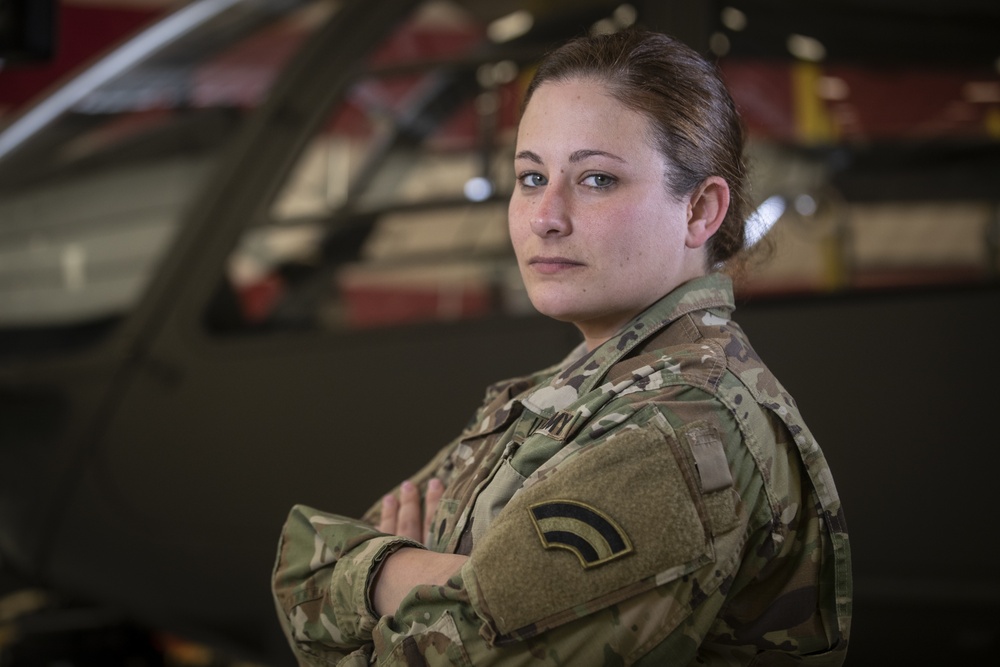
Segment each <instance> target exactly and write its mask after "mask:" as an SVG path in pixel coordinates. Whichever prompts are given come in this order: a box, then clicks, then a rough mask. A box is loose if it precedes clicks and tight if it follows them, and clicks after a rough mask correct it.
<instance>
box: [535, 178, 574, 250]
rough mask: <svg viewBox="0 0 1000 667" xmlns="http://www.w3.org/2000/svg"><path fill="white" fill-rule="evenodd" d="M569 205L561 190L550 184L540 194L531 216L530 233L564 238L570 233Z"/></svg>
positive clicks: (554, 184) (557, 186)
mask: <svg viewBox="0 0 1000 667" xmlns="http://www.w3.org/2000/svg"><path fill="white" fill-rule="evenodd" d="M572 229H573V227H572V224H571V223H570V215H569V204H568V202H567V200H566V195H565V193H564V192H563V190H562V188H561V187H560V186H559V185H557V184H556V183H552V182H550V183H549V184H548V185H546V186H545V188H544V189H543V190H542V192H541V193H540V195H539V197H538V199H537V200H536V204H535V208H534V210H533V211H532V214H531V231H532V232H534V233H535V234H537V235H538V236H542V237H547V236H565V235H566V234H569V233H570V232H571V231H572Z"/></svg>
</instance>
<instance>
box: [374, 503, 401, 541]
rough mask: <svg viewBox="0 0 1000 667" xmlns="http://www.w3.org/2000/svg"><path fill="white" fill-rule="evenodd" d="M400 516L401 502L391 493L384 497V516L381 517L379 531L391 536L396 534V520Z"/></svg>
mask: <svg viewBox="0 0 1000 667" xmlns="http://www.w3.org/2000/svg"><path fill="white" fill-rule="evenodd" d="M398 514H399V500H398V499H397V498H396V496H394V495H392V494H391V493H389V494H386V495H384V496H382V516H381V517H379V521H378V529H379V531H380V532H383V533H388V534H389V535H395V534H396V519H397V515H398Z"/></svg>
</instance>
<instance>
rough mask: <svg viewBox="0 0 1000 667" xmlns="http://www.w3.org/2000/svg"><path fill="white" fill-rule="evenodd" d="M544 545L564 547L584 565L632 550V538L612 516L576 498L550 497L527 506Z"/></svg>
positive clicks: (599, 563) (616, 556)
mask: <svg viewBox="0 0 1000 667" xmlns="http://www.w3.org/2000/svg"><path fill="white" fill-rule="evenodd" d="M529 509H530V513H531V520H532V521H533V522H534V524H535V530H537V531H538V537H540V538H541V540H542V546H543V547H545V548H546V549H567V550H569V551H572V552H573V553H574V554H576V557H577V558H579V559H580V564H581V565H583V567H584V568H591V567H595V566H597V565H601V564H603V563H607V562H608V561H612V560H614V559H616V558H620V557H621V556H625V555H626V554H630V553H632V541H631V540H629V538H628V535H626V534H625V531H623V530H622V529H621V526H619V525H618V524H617V523H616V522H615V520H614V519H612V518H611V517H609V516H608V515H606V514H604V513H603V512H601V511H600V510H598V509H595V508H593V507H590V506H589V505H585V504H584V503H580V502H577V501H575V500H552V501H548V502H544V503H537V504H535V505H532V506H531V507H530V508H529Z"/></svg>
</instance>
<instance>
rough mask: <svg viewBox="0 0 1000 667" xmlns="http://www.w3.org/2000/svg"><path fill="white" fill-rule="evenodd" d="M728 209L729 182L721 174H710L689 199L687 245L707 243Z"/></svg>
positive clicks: (697, 245) (696, 246) (696, 245)
mask: <svg viewBox="0 0 1000 667" xmlns="http://www.w3.org/2000/svg"><path fill="white" fill-rule="evenodd" d="M728 210H729V184H728V183H726V181H725V179H723V178H722V177H721V176H709V177H708V178H706V179H705V181H704V182H703V183H702V184H701V185H699V186H698V187H697V188H695V191H694V192H692V193H691V198H690V199H689V200H688V226H687V237H686V239H685V243H686V245H687V247H688V248H700V247H702V246H703V245H705V244H706V243H707V242H708V240H709V239H710V238H712V235H713V234H715V232H717V231H718V230H719V227H720V226H721V225H722V221H723V220H725V219H726V211H728Z"/></svg>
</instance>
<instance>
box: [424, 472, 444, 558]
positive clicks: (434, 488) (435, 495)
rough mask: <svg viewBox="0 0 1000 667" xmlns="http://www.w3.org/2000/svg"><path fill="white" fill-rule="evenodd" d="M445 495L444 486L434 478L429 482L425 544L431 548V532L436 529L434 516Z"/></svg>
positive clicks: (426, 499)
mask: <svg viewBox="0 0 1000 667" xmlns="http://www.w3.org/2000/svg"><path fill="white" fill-rule="evenodd" d="M442 495H444V484H442V483H441V480H439V479H437V478H434V479H432V480H431V481H429V482H427V496H426V497H425V498H424V544H425V545H426V546H430V544H431V531H432V530H433V528H434V514H435V513H436V512H437V508H438V504H439V503H440V502H441V496H442Z"/></svg>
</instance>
